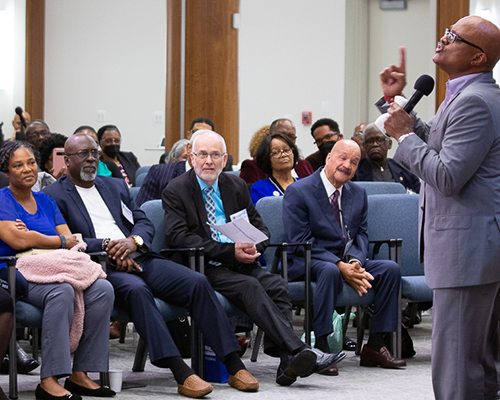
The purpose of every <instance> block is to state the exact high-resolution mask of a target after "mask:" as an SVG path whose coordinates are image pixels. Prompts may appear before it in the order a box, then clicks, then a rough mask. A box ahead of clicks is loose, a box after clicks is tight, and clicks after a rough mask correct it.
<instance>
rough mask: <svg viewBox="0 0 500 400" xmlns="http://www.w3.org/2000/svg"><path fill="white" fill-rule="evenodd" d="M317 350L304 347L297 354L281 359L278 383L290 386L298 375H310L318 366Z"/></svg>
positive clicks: (277, 377)
mask: <svg viewBox="0 0 500 400" xmlns="http://www.w3.org/2000/svg"><path fill="white" fill-rule="evenodd" d="M317 358H318V356H317V354H316V352H315V351H314V350H313V349H311V348H308V347H307V348H304V349H302V350H301V351H300V352H299V353H297V354H296V355H293V356H292V355H289V356H287V357H286V358H285V359H283V360H281V362H280V365H279V367H278V373H277V375H276V383H277V384H278V385H281V386H290V385H291V384H292V383H294V382H295V381H296V380H297V377H299V376H300V377H305V376H309V375H311V374H312V373H313V370H314V367H315V366H316V359H317Z"/></svg>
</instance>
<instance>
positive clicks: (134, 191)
mask: <svg viewBox="0 0 500 400" xmlns="http://www.w3.org/2000/svg"><path fill="white" fill-rule="evenodd" d="M139 190H141V188H140V187H139V186H132V187H131V188H130V197H131V198H132V200H134V201H135V198H136V197H137V195H138V194H139Z"/></svg>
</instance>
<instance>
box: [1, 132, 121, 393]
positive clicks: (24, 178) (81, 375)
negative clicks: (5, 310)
mask: <svg viewBox="0 0 500 400" xmlns="http://www.w3.org/2000/svg"><path fill="white" fill-rule="evenodd" d="M90 155H91V156H92V157H94V158H98V157H99V154H98V152H97V151H96V154H94V153H91V154H90ZM68 156H69V155H68ZM72 156H76V155H72ZM78 156H79V155H78ZM84 156H87V157H88V156H89V152H87V153H86V154H84ZM0 171H1V172H3V173H5V174H6V175H7V176H8V178H9V186H7V187H5V188H2V189H0V204H1V207H0V255H2V256H12V255H16V254H17V253H20V252H24V251H26V250H29V249H44V250H50V249H54V250H55V249H63V248H67V249H70V248H72V247H74V246H76V245H77V244H78V243H79V240H78V238H77V236H76V235H74V234H72V233H71V231H70V230H69V228H68V225H67V224H66V221H65V220H64V218H63V216H62V215H61V212H60V211H59V208H58V207H57V204H56V202H55V200H53V199H52V198H51V197H49V196H48V195H46V194H45V193H42V192H33V191H32V190H31V188H32V186H33V185H34V184H35V183H36V181H37V173H38V166H37V160H36V157H35V152H34V148H33V146H32V145H31V144H29V143H27V142H18V141H13V142H8V143H6V144H5V145H4V146H3V147H2V148H1V149H0ZM68 253H72V254H75V255H78V253H77V252H68ZM50 256H51V257H50V258H49V259H50V265H49V264H47V263H46V264H39V261H40V259H34V258H32V257H37V256H33V255H26V256H23V257H21V258H20V259H19V260H18V261H17V266H18V267H19V264H20V263H21V264H24V266H25V267H26V263H29V262H30V261H34V263H31V264H29V268H28V269H26V272H24V274H25V275H26V276H28V275H29V274H35V275H36V276H37V278H35V279H33V280H31V281H30V280H29V279H28V286H29V292H28V297H27V298H26V299H24V301H26V302H28V303H31V304H33V305H35V306H37V307H40V308H43V319H42V367H41V371H40V378H41V382H40V384H39V385H38V386H37V388H36V391H35V395H36V398H37V399H48V400H51V399H72V400H79V399H81V396H80V395H88V396H96V397H111V396H114V395H115V392H114V391H112V390H110V389H109V388H107V387H103V386H99V385H98V384H96V383H95V382H94V381H92V380H91V379H90V378H89V377H88V376H87V372H106V371H107V370H108V344H109V320H110V315H111V310H112V308H113V301H114V292H113V287H112V286H111V284H110V283H109V282H108V281H107V280H106V279H102V278H99V277H98V278H96V279H95V280H93V279H91V278H90V277H89V285H88V286H86V288H85V289H83V290H81V291H80V290H78V293H80V294H81V296H82V297H83V300H82V301H83V308H84V310H85V314H84V316H83V317H82V321H81V323H82V325H81V330H80V333H82V334H81V337H80V339H79V340H78V338H77V340H78V341H70V326H71V327H72V328H73V325H72V322H73V319H74V317H75V315H76V314H75V311H76V310H75V308H76V307H75V299H76V298H77V294H78V293H77V291H76V289H75V288H74V286H73V284H70V283H69V282H70V280H71V277H73V279H75V276H74V275H73V274H72V273H71V271H74V274H75V275H77V274H78V272H80V271H85V273H87V272H89V275H91V274H92V276H94V274H95V272H93V271H92V270H91V268H92V267H89V268H88V269H85V267H84V265H83V264H82V262H79V261H75V262H74V263H71V264H68V265H66V264H65V262H64V261H62V260H61V259H60V258H58V256H57V255H56V253H51V254H50ZM25 257H26V260H24V258H25ZM70 258H71V256H70ZM75 259H76V258H75ZM44 261H45V259H44ZM89 262H90V261H89ZM57 263H59V265H66V267H65V273H62V272H59V273H57V274H56V275H54V274H53V273H51V272H48V269H54V267H55V266H56V265H57ZM41 265H43V266H44V268H40V266H41ZM70 265H72V266H75V267H77V268H74V269H71V268H70ZM1 268H6V265H5V263H0V269H1ZM93 268H94V269H96V266H93ZM54 270H55V269H54ZM70 270H71V271H70ZM23 271H24V270H23ZM96 272H97V273H98V274H99V275H102V271H97V270H96ZM63 275H65V276H66V277H69V278H70V279H66V278H65V276H63ZM78 276H79V275H78ZM96 276H98V275H97V274H96ZM35 281H36V282H35ZM42 282H43V283H42ZM80 304H81V303H80ZM80 315H81V314H80ZM75 318H76V317H75ZM70 343H72V344H73V350H70ZM75 348H76V349H75ZM71 351H74V353H73V362H71ZM63 376H69V378H68V379H66V382H65V384H64V387H62V386H61V385H60V384H59V382H58V379H59V378H61V377H63Z"/></svg>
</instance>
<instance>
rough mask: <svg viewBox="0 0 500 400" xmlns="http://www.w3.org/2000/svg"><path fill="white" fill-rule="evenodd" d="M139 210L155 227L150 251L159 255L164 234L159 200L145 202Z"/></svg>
mask: <svg viewBox="0 0 500 400" xmlns="http://www.w3.org/2000/svg"><path fill="white" fill-rule="evenodd" d="M141 210H142V211H144V212H145V213H146V216H147V217H148V219H149V220H150V221H151V222H152V223H153V225H154V227H155V236H154V238H153V242H152V243H151V249H150V250H151V251H154V252H155V253H158V254H159V253H160V251H161V250H162V249H163V248H164V244H165V233H164V230H163V219H164V216H165V212H164V211H163V207H162V205H161V200H149V201H146V202H145V203H144V204H143V205H142V206H141Z"/></svg>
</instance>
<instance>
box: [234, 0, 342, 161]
mask: <svg viewBox="0 0 500 400" xmlns="http://www.w3.org/2000/svg"><path fill="white" fill-rule="evenodd" d="M345 1H346V0H328V1H308V2H304V1H303V0H273V1H267V0H241V3H240V14H241V28H240V31H239V66H240V69H239V90H240V93H239V95H240V160H243V159H245V158H248V157H249V152H248V143H249V141H250V138H251V136H252V135H253V133H254V132H255V131H256V130H258V129H259V128H260V127H262V126H263V125H267V124H270V123H271V122H272V121H273V120H275V119H276V118H280V117H287V118H290V119H291V120H292V121H293V122H294V124H295V126H296V128H297V145H298V147H299V148H300V149H301V150H302V153H303V155H304V156H307V155H309V154H310V153H312V152H314V151H316V150H317V148H316V146H315V145H313V143H312V142H313V141H314V139H313V138H312V136H311V135H310V127H311V125H302V122H301V117H302V111H311V112H312V120H313V122H314V121H315V120H317V119H319V118H321V117H325V116H328V117H331V118H334V119H335V120H336V121H337V122H339V123H340V124H341V125H342V124H343V109H344V50H345V18H344V15H345ZM348 1H349V0H348Z"/></svg>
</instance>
